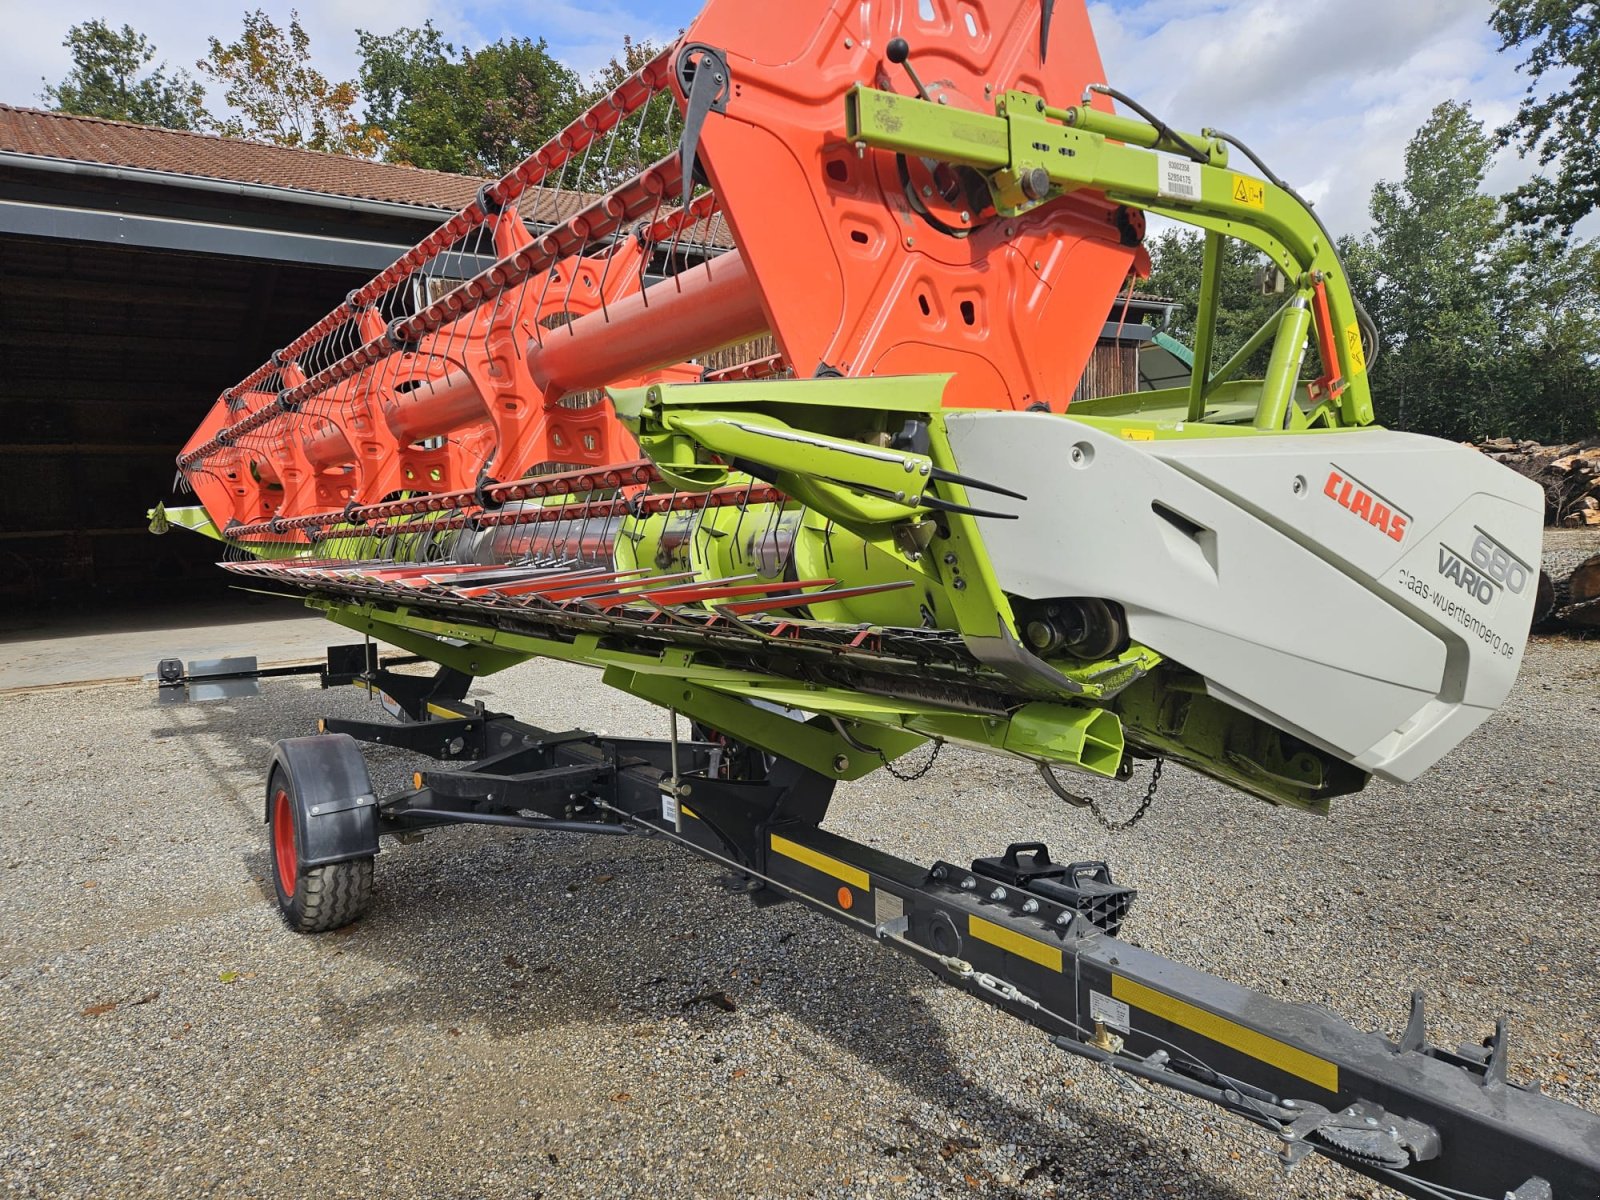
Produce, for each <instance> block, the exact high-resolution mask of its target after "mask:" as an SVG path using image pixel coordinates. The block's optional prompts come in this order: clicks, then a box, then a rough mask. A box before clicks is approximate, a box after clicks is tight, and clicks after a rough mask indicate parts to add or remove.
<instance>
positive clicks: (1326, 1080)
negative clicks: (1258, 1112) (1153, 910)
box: [1111, 975, 1339, 1092]
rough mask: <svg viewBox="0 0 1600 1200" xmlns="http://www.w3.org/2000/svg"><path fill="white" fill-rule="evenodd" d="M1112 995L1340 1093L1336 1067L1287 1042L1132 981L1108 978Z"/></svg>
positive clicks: (1219, 1043)
mask: <svg viewBox="0 0 1600 1200" xmlns="http://www.w3.org/2000/svg"><path fill="white" fill-rule="evenodd" d="M1111 995H1112V997H1113V998H1114V999H1117V1000H1121V1001H1122V1002H1123V1003H1124V1004H1128V1005H1131V1006H1132V1007H1134V1008H1137V1009H1139V1010H1141V1011H1142V1012H1147V1013H1149V1014H1150V1015H1151V1016H1154V1017H1160V1018H1161V1019H1162V1020H1163V1021H1170V1022H1172V1024H1174V1025H1176V1026H1178V1027H1179V1028H1180V1029H1187V1030H1188V1031H1189V1032H1190V1033H1198V1034H1199V1035H1200V1036H1201V1037H1203V1038H1208V1039H1210V1040H1211V1041H1213V1042H1216V1043H1217V1044H1218V1045H1222V1046H1226V1047H1228V1049H1230V1050H1237V1051H1238V1052H1239V1053H1240V1054H1244V1055H1248V1056H1249V1057H1250V1058H1253V1059H1256V1060H1257V1061H1258V1062H1264V1063H1266V1064H1267V1065H1268V1066H1273V1067H1277V1068H1278V1070H1280V1071H1283V1072H1285V1073H1286V1074H1289V1075H1293V1076H1295V1077H1296V1078H1298V1079H1304V1080H1305V1081H1306V1082H1307V1083H1313V1084H1316V1086H1317V1087H1319V1088H1322V1089H1323V1090H1324V1091H1328V1092H1337V1091H1338V1090H1339V1068H1338V1067H1337V1066H1336V1065H1335V1064H1333V1063H1331V1062H1329V1061H1328V1060H1327V1059H1325V1058H1318V1057H1317V1056H1316V1055H1315V1054H1309V1053H1307V1052H1306V1051H1304V1050H1301V1049H1298V1048H1297V1047H1294V1046H1291V1045H1289V1044H1288V1043H1287V1042H1280V1041H1278V1039H1277V1038H1273V1037H1268V1036H1267V1035H1266V1034H1264V1033H1258V1032H1257V1031H1256V1030H1254V1029H1247V1028H1245V1026H1243V1025H1240V1024H1238V1023H1236V1022H1234V1021H1230V1020H1228V1019H1227V1018H1226V1017H1219V1016H1217V1014H1216V1013H1211V1012H1207V1011H1206V1010H1205V1009H1203V1008H1196V1007H1195V1006H1194V1005H1192V1004H1190V1003H1188V1002H1186V1001H1183V1000H1179V999H1178V998H1177V997H1175V996H1169V995H1167V994H1166V993H1165V992H1158V991H1156V990H1155V989H1154V988H1148V987H1145V986H1144V984H1142V983H1135V982H1134V981H1133V980H1131V979H1124V978H1123V977H1122V976H1121V975H1113V976H1112V977H1111Z"/></svg>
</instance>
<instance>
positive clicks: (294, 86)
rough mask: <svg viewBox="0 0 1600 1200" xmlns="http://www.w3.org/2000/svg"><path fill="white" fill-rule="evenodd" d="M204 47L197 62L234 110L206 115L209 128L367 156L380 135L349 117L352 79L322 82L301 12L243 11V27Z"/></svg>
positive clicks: (351, 113)
mask: <svg viewBox="0 0 1600 1200" xmlns="http://www.w3.org/2000/svg"><path fill="white" fill-rule="evenodd" d="M208 40H209V44H210V51H209V53H208V54H207V56H206V57H205V58H203V59H201V60H200V61H199V62H198V63H197V64H196V66H197V67H198V68H199V69H200V71H201V72H202V73H203V74H204V75H206V76H208V77H209V78H211V79H213V80H215V81H216V82H217V83H218V84H220V85H222V87H223V89H224V90H223V94H222V95H223V99H224V100H225V101H227V104H228V106H229V107H230V108H232V109H234V110H235V111H236V112H237V114H238V115H237V116H231V117H228V118H226V119H225V120H218V119H216V118H212V119H210V120H209V121H208V122H207V125H208V127H209V128H211V129H214V130H215V131H216V132H218V133H222V134H225V135H227V136H229V137H243V138H252V139H255V140H257V141H263V142H270V143H272V144H273V145H277V146H295V147H299V148H302V149H306V150H321V151H324V152H326V153H329V154H350V155H355V156H357V157H363V158H370V157H374V156H375V155H376V154H377V153H378V150H379V149H380V147H381V145H382V138H381V136H380V135H379V134H378V133H377V132H376V131H374V130H372V129H370V128H368V127H367V126H366V125H364V124H363V123H362V122H361V121H359V120H357V119H356V117H355V106H356V102H357V100H358V99H359V98H360V93H359V92H358V91H357V90H356V85H355V84H354V83H353V82H345V83H329V82H328V80H327V79H326V77H324V76H323V74H322V73H321V72H320V71H318V70H316V69H315V68H313V67H312V66H311V65H310V63H311V39H310V37H309V36H308V35H307V34H306V31H305V29H304V28H303V27H302V26H301V24H300V14H299V13H298V12H295V11H294V10H290V13H289V27H288V28H287V29H279V28H278V26H277V25H276V24H274V23H273V21H272V18H270V17H269V16H267V14H266V13H265V12H263V11H262V10H261V9H259V8H258V9H256V10H255V11H254V12H249V13H246V14H245V17H244V31H243V33H241V34H240V36H239V38H238V40H237V41H233V42H230V43H228V44H227V45H224V44H223V43H222V42H221V41H220V40H218V39H217V38H214V37H213V38H210V39H208Z"/></svg>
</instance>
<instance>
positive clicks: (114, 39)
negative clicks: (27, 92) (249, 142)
mask: <svg viewBox="0 0 1600 1200" xmlns="http://www.w3.org/2000/svg"><path fill="white" fill-rule="evenodd" d="M61 44H62V45H63V46H65V47H66V48H67V49H68V50H69V51H71V52H72V69H71V70H70V71H68V72H67V75H66V78H65V79H63V80H62V81H61V82H60V83H55V84H51V83H47V84H46V85H45V88H44V91H43V92H42V93H41V94H40V98H41V99H43V100H44V101H45V102H46V103H48V104H49V105H50V107H51V108H53V109H55V110H56V111H57V112H66V113H77V114H79V115H81V116H86V117H105V118H108V119H110V120H113V121H132V122H134V123H135V124H138V125H160V126H162V127H164V128H166V129H193V128H194V127H195V126H196V124H197V123H199V122H200V121H202V120H203V119H204V118H205V89H204V88H202V87H201V86H200V85H199V84H198V83H196V82H195V81H194V78H193V77H192V76H191V75H190V74H189V73H188V72H187V71H183V70H179V71H174V72H173V73H172V74H171V75H168V74H167V64H166V63H161V64H160V65H159V66H157V67H156V68H155V70H153V71H149V72H148V73H144V74H141V72H142V71H144V68H145V67H147V66H149V64H150V62H151V60H152V59H154V58H155V56H156V48H155V47H154V46H152V45H151V44H150V40H149V39H148V38H146V37H145V36H144V34H142V33H137V32H135V31H134V29H133V27H132V26H131V25H124V26H123V27H122V28H121V29H112V28H111V26H109V25H107V24H106V23H105V22H104V21H85V22H84V23H83V24H82V25H74V26H73V27H72V28H71V29H69V30H68V31H67V36H66V38H65V40H63V41H62V43H61Z"/></svg>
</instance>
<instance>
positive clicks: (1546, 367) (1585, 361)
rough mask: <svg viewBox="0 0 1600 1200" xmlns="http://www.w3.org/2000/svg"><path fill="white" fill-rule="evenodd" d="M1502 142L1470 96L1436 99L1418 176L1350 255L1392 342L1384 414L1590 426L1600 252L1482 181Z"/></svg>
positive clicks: (1387, 190) (1381, 202) (1597, 392)
mask: <svg viewBox="0 0 1600 1200" xmlns="http://www.w3.org/2000/svg"><path fill="white" fill-rule="evenodd" d="M1493 154H1494V142H1493V140H1492V139H1491V138H1490V136H1489V135H1488V134H1487V133H1486V132H1485V131H1484V128H1483V124H1482V122H1480V121H1478V120H1477V119H1476V118H1474V117H1473V116H1472V112H1471V109H1470V108H1469V107H1468V106H1467V105H1464V104H1456V103H1451V102H1447V103H1444V104H1441V105H1439V106H1438V107H1437V108H1435V109H1434V110H1433V113H1432V114H1431V115H1430V116H1429V118H1428V120H1427V121H1426V122H1425V123H1424V124H1423V126H1422V127H1421V128H1420V129H1419V130H1418V131H1417V133H1416V134H1415V136H1413V138H1412V139H1411V142H1410V144H1409V145H1408V146H1407V148H1406V156H1405V174H1404V176H1403V178H1402V179H1401V180H1400V182H1398V183H1391V182H1382V183H1379V184H1378V186H1377V187H1375V188H1374V189H1373V193H1372V218H1373V230H1372V233H1371V234H1370V235H1369V236H1368V237H1366V238H1364V239H1362V241H1361V243H1360V244H1359V245H1358V246H1356V247H1354V248H1353V250H1352V252H1351V253H1350V254H1349V255H1348V265H1349V268H1350V271H1351V276H1352V283H1353V285H1354V286H1355V287H1356V289H1357V291H1358V292H1359V293H1360V294H1362V295H1363V297H1364V298H1365V300H1366V302H1367V303H1368V305H1369V307H1370V308H1371V309H1372V313H1373V316H1374V318H1375V320H1376V321H1377V324H1378V327H1379V328H1380V330H1381V331H1382V332H1383V336H1384V339H1385V341H1386V343H1387V345H1388V349H1387V351H1386V352H1385V355H1384V357H1383V359H1382V361H1381V362H1380V363H1379V364H1377V365H1376V368H1375V370H1374V372H1373V375H1372V378H1371V384H1372V388H1373V399H1374V403H1375V406H1376V408H1377V411H1378V416H1379V419H1380V420H1383V421H1384V422H1386V423H1388V424H1392V425H1396V426H1399V427H1401V428H1407V429H1415V430H1420V431H1422V432H1427V433H1433V434H1438V435H1440V436H1443V437H1450V438H1458V439H1462V438H1478V437H1485V436H1498V435H1507V434H1510V435H1515V436H1519V437H1534V438H1542V439H1545V440H1562V439H1566V438H1572V437H1579V436H1583V435H1585V434H1587V433H1589V432H1592V431H1593V430H1594V429H1595V428H1596V427H1597V418H1600V366H1597V364H1600V333H1597V332H1596V324H1595V321H1596V317H1597V316H1600V307H1597V300H1600V293H1597V290H1596V287H1597V285H1596V283H1595V276H1594V274H1593V272H1594V266H1595V251H1594V248H1593V247H1590V246H1586V245H1582V244H1579V245H1573V244H1572V243H1570V242H1569V240H1568V239H1567V238H1566V237H1564V236H1562V235H1560V234H1558V233H1555V232H1553V231H1539V230H1526V229H1518V228H1515V227H1513V226H1512V225H1510V224H1509V223H1508V221H1507V219H1506V214H1505V212H1504V210H1503V209H1502V206H1501V204H1500V202H1499V201H1498V200H1496V199H1495V198H1494V197H1492V196H1488V195H1485V194H1484V193H1483V190H1482V186H1483V179H1484V175H1485V173H1486V172H1487V170H1488V168H1489V164H1490V161H1491V159H1492V157H1493Z"/></svg>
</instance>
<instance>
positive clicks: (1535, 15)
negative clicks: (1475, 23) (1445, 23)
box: [1489, 0, 1600, 233]
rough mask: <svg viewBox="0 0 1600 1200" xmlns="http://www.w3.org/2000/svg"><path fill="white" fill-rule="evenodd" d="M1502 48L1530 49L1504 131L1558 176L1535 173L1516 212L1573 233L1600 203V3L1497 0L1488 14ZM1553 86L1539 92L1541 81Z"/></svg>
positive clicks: (1504, 137) (1518, 197)
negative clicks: (1523, 84) (1521, 92)
mask: <svg viewBox="0 0 1600 1200" xmlns="http://www.w3.org/2000/svg"><path fill="white" fill-rule="evenodd" d="M1489 24H1490V27H1491V28H1493V29H1494V31H1495V32H1496V33H1498V34H1499V35H1500V48H1501V49H1502V50H1509V49H1512V48H1514V47H1515V48H1525V49H1526V50H1527V52H1528V57H1527V59H1525V60H1524V61H1523V63H1522V64H1521V70H1523V71H1524V72H1526V73H1527V75H1528V90H1527V93H1526V95H1525V96H1524V97H1523V99H1522V103H1521V104H1520V105H1519V106H1518V108H1517V115H1516V116H1515V117H1514V118H1513V119H1512V120H1511V121H1510V123H1508V124H1507V125H1506V126H1504V127H1503V128H1502V129H1501V130H1500V131H1499V136H1500V141H1501V144H1502V145H1506V144H1509V143H1513V142H1514V143H1516V145H1517V146H1518V148H1519V149H1520V150H1521V151H1522V152H1523V153H1524V154H1536V155H1537V156H1538V161H1539V163H1540V165H1542V166H1544V167H1549V166H1551V165H1552V164H1554V165H1555V168H1556V173H1555V178H1554V179H1553V180H1547V179H1535V180H1534V181H1533V182H1531V183H1528V184H1525V185H1523V186H1522V187H1521V188H1519V189H1517V191H1516V192H1515V193H1513V194H1512V196H1511V198H1510V199H1511V203H1512V209H1513V212H1514V214H1515V216H1516V217H1517V219H1518V220H1519V221H1521V222H1523V223H1525V224H1527V223H1545V224H1549V225H1551V226H1553V227H1554V228H1557V229H1560V230H1561V231H1562V232H1565V233H1571V231H1572V227H1573V226H1574V225H1576V224H1577V223H1578V222H1579V221H1581V220H1582V219H1583V218H1584V217H1585V216H1587V215H1588V214H1589V213H1591V212H1594V211H1596V210H1597V209H1600V6H1597V5H1596V4H1594V3H1593V2H1592V0H1498V2H1497V3H1496V4H1495V7H1494V13H1493V15H1492V16H1491V17H1490V18H1489ZM1547 77H1548V82H1549V83H1551V84H1552V85H1553V86H1552V87H1550V88H1549V90H1547V91H1544V92H1541V89H1540V85H1541V84H1542V83H1545V82H1547Z"/></svg>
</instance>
